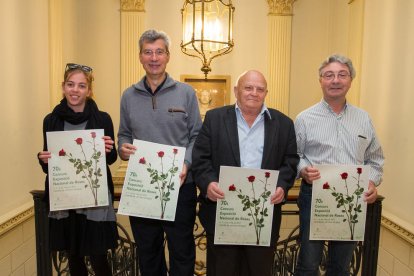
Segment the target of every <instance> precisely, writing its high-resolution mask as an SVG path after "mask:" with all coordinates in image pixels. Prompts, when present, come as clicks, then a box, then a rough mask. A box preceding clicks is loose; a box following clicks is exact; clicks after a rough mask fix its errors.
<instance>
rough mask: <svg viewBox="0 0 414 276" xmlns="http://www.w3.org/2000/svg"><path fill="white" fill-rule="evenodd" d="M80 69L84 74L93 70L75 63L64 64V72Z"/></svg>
mask: <svg viewBox="0 0 414 276" xmlns="http://www.w3.org/2000/svg"><path fill="white" fill-rule="evenodd" d="M76 69H80V70H82V71H83V72H85V73H92V71H93V69H92V67H89V66H87V65H82V64H76V63H66V67H65V72H67V71H71V70H76Z"/></svg>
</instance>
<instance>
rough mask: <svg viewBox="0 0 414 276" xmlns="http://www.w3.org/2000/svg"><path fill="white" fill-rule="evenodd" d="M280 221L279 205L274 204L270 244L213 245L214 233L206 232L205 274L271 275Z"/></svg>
mask: <svg viewBox="0 0 414 276" xmlns="http://www.w3.org/2000/svg"><path fill="white" fill-rule="evenodd" d="M280 223H281V209H280V206H275V208H274V213H273V222H272V236H271V242H270V246H269V247H266V246H247V245H246V246H244V245H215V244H214V233H207V276H224V275H225V276H271V275H272V267H273V261H274V252H275V248H276V243H277V241H278V239H279V230H280Z"/></svg>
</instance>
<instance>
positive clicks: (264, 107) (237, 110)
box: [234, 102, 272, 119]
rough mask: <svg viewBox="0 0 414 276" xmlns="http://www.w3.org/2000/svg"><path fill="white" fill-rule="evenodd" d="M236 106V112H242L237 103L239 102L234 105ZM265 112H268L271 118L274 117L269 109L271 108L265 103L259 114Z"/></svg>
mask: <svg viewBox="0 0 414 276" xmlns="http://www.w3.org/2000/svg"><path fill="white" fill-rule="evenodd" d="M234 108H235V110H236V112H239V113H240V114H242V112H241V109H240V107H239V105H238V104H237V102H236V104H235V105H234ZM264 113H266V114H267V116H268V117H269V119H272V116H270V111H269V109H267V107H266V105H265V104H263V106H262V110H260V113H259V115H260V116H262V115H263V114H264Z"/></svg>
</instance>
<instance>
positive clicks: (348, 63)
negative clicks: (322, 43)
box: [319, 54, 356, 79]
mask: <svg viewBox="0 0 414 276" xmlns="http://www.w3.org/2000/svg"><path fill="white" fill-rule="evenodd" d="M333 62H339V63H341V64H344V65H346V66H347V67H348V69H349V73H350V74H351V78H352V79H354V78H355V75H356V72H355V69H354V66H353V65H352V61H351V59H350V58H348V57H346V56H342V55H338V54H334V55H331V56H329V57H328V58H327V59H326V60H324V61H323V62H322V64H321V66H320V67H319V77H322V70H323V68H325V67H326V66H327V65H328V64H330V63H333Z"/></svg>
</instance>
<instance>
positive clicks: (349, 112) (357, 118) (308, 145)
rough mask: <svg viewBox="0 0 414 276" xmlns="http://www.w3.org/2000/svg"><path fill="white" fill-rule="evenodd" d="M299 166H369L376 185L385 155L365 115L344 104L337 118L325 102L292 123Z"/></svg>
mask: <svg viewBox="0 0 414 276" xmlns="http://www.w3.org/2000/svg"><path fill="white" fill-rule="evenodd" d="M295 130H296V139H297V146H298V154H299V157H300V162H299V165H298V173H299V172H300V171H301V170H302V169H303V168H304V167H306V166H313V165H318V164H319V165H322V164H332V165H360V164H361V165H369V166H370V167H371V170H370V176H369V179H370V180H372V181H373V182H374V183H375V185H379V184H380V183H381V179H382V173H383V165H384V155H383V152H382V149H381V145H380V143H379V141H378V138H377V136H376V134H375V130H374V127H373V125H372V122H371V119H370V117H369V115H368V113H367V112H365V111H364V110H362V109H360V108H357V107H355V106H353V105H350V104H346V105H345V107H344V109H343V110H342V112H341V113H340V114H336V113H335V112H334V111H333V110H332V109H331V108H330V106H329V105H328V103H327V102H326V101H325V100H322V101H321V102H319V103H317V104H316V105H314V106H312V107H310V108H308V109H306V110H305V111H303V112H301V113H300V114H299V115H298V116H297V118H296V121H295Z"/></svg>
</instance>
